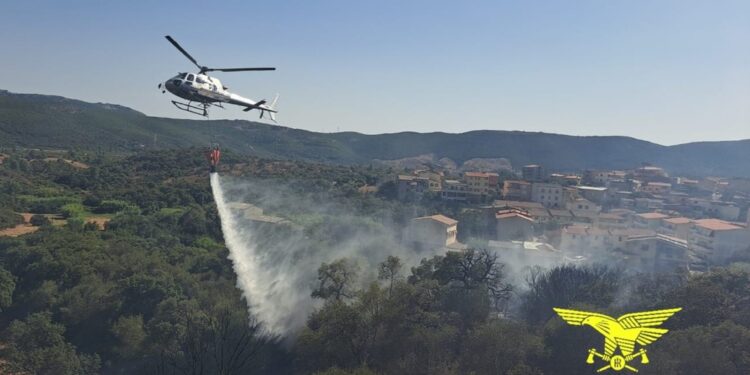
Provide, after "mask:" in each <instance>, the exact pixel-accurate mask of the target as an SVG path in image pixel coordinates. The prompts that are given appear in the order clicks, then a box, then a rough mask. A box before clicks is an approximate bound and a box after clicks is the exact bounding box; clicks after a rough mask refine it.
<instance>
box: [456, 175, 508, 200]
mask: <svg viewBox="0 0 750 375" xmlns="http://www.w3.org/2000/svg"><path fill="white" fill-rule="evenodd" d="M463 179H464V182H465V183H466V186H468V188H469V194H470V195H473V196H477V197H479V196H495V195H497V192H498V184H499V181H500V177H499V175H498V174H497V173H492V172H466V173H464V177H463Z"/></svg>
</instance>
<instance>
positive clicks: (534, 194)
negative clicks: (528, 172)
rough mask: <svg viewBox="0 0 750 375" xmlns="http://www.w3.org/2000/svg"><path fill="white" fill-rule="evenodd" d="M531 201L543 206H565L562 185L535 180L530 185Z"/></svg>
mask: <svg viewBox="0 0 750 375" xmlns="http://www.w3.org/2000/svg"><path fill="white" fill-rule="evenodd" d="M531 201H532V202H538V203H541V204H542V205H543V206H544V207H552V208H561V207H565V195H564V194H563V187H562V186H560V185H558V184H551V183H541V182H535V183H533V184H532V185H531Z"/></svg>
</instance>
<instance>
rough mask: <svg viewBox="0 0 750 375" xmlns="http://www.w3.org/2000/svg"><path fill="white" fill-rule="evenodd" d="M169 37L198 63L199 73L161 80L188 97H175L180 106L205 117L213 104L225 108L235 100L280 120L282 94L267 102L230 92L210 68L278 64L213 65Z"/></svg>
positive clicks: (162, 86) (164, 85)
mask: <svg viewBox="0 0 750 375" xmlns="http://www.w3.org/2000/svg"><path fill="white" fill-rule="evenodd" d="M165 38H167V40H168V41H169V42H170V43H172V45H173V46H175V48H177V49H178V50H179V51H180V52H182V54H183V55H185V57H187V58H188V60H190V61H191V62H192V63H193V64H195V66H197V67H198V69H199V70H198V72H197V73H178V74H177V75H176V76H174V77H172V78H170V79H168V80H167V81H165V82H163V83H160V84H159V86H158V88H159V90H161V92H162V94H164V93H166V92H167V91H169V92H170V93H172V94H174V95H176V96H178V97H180V98H182V99H185V100H187V101H188V102H187V103H184V102H178V101H175V100H172V104H174V106H175V107H177V108H178V109H180V110H183V111H186V112H190V113H193V114H196V115H200V116H203V117H208V108H209V107H212V106H213V107H219V108H224V107H223V104H225V103H226V104H234V105H238V106H241V107H245V109H244V110H243V111H245V112H247V111H250V110H253V109H257V110H259V111H260V118H261V119H262V118H263V115H264V114H265V113H266V112H268V114H269V117H270V118H271V120H272V121H273V122H276V113H277V111H276V108H275V107H276V101H277V100H278V99H279V95H278V94H276V97H275V98H274V99H273V101H271V103H268V104H267V101H266V100H265V99H263V100H260V101H258V102H256V101H253V100H251V99H248V98H245V97H243V96H240V95H237V94H235V93H232V92H229V90H228V89H227V87H226V86H224V85H222V83H221V81H219V80H218V79H217V78H214V77H209V76H208V75H207V74H206V73H208V72H244V71H267V70H276V68H209V67H207V66H202V65H200V64H198V61H196V60H195V59H194V58H193V56H190V54H189V53H187V51H186V50H185V49H184V48H182V46H180V44H179V43H177V41H176V40H174V39H173V38H172V37H171V36H169V35H166V36H165Z"/></svg>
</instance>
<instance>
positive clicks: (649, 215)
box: [638, 212, 669, 220]
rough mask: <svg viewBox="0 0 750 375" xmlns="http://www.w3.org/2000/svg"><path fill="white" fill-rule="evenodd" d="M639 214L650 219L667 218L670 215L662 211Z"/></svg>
mask: <svg viewBox="0 0 750 375" xmlns="http://www.w3.org/2000/svg"><path fill="white" fill-rule="evenodd" d="M638 216H640V217H642V218H644V219H647V220H648V219H666V218H668V217H669V216H667V215H664V214H663V213H660V212H646V213H645V214H638Z"/></svg>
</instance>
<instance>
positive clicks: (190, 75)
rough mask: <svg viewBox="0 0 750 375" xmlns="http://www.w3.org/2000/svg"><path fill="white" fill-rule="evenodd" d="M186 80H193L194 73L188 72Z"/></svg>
mask: <svg viewBox="0 0 750 375" xmlns="http://www.w3.org/2000/svg"><path fill="white" fill-rule="evenodd" d="M187 80H188V81H190V82H193V81H194V80H195V75H193V74H188V76H187Z"/></svg>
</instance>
